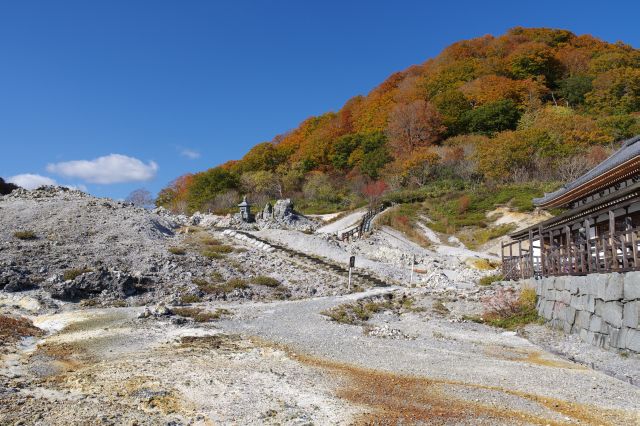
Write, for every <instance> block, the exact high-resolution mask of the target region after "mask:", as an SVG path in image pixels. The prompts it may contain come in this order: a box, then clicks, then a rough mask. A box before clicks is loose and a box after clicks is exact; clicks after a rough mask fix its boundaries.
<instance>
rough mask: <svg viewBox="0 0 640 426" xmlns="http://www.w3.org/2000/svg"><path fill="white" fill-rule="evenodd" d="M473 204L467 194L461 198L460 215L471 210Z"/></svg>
mask: <svg viewBox="0 0 640 426" xmlns="http://www.w3.org/2000/svg"><path fill="white" fill-rule="evenodd" d="M470 204H471V197H469V196H468V195H467V194H464V195H463V196H461V197H460V198H458V214H463V213H464V212H466V211H467V210H469V205H470Z"/></svg>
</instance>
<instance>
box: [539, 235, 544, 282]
mask: <svg viewBox="0 0 640 426" xmlns="http://www.w3.org/2000/svg"><path fill="white" fill-rule="evenodd" d="M538 237H539V238H540V274H541V275H542V276H543V277H544V276H545V266H544V259H545V253H544V250H545V249H544V234H543V233H542V225H540V226H538Z"/></svg>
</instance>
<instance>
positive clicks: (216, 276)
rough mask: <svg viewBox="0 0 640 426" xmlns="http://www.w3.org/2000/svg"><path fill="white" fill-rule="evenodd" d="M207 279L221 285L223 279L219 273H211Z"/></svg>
mask: <svg viewBox="0 0 640 426" xmlns="http://www.w3.org/2000/svg"><path fill="white" fill-rule="evenodd" d="M209 278H210V279H211V281H213V282H217V283H221V282H222V281H224V277H223V276H222V274H221V273H220V272H212V273H211V274H209Z"/></svg>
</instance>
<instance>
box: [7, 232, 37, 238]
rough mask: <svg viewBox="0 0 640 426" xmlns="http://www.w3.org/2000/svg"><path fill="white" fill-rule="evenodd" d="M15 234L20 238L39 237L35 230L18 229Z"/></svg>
mask: <svg viewBox="0 0 640 426" xmlns="http://www.w3.org/2000/svg"><path fill="white" fill-rule="evenodd" d="M13 236H14V237H16V238H17V239H19V240H35V239H36V238H38V236H37V235H36V233H35V232H33V231H16V232H14V233H13Z"/></svg>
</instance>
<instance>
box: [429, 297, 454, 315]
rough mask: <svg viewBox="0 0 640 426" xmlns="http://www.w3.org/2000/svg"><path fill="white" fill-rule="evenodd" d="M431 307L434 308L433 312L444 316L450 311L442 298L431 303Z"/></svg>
mask: <svg viewBox="0 0 640 426" xmlns="http://www.w3.org/2000/svg"><path fill="white" fill-rule="evenodd" d="M431 309H432V310H433V312H435V313H437V314H439V315H443V316H444V315H447V314H448V313H449V312H450V311H449V308H447V307H446V306H445V304H444V303H443V302H442V300H436V301H435V302H433V305H431Z"/></svg>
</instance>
